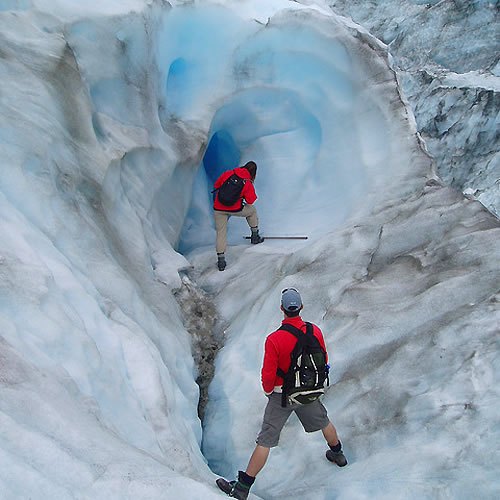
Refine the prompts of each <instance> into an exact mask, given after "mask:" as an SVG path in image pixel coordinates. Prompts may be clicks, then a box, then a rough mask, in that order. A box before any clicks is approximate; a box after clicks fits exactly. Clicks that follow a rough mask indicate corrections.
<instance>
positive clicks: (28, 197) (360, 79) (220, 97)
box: [0, 0, 500, 500]
mask: <svg viewBox="0 0 500 500" xmlns="http://www.w3.org/2000/svg"><path fill="white" fill-rule="evenodd" d="M303 3H304V4H310V5H302V4H301V3H299V2H286V1H284V0H272V1H269V0H267V1H266V0H262V1H260V0H251V1H242V2H224V1H219V2H208V1H203V2H196V3H192V2H177V1H175V2H170V3H167V2H163V1H140V0H128V1H127V2H123V1H107V2H106V3H105V4H103V5H100V4H93V5H90V6H87V5H86V4H83V3H81V2H76V1H71V2H68V1H64V2H63V1H53V0H51V1H49V0H31V1H25V2H22V1H18V2H14V1H9V0H3V1H2V0H0V76H1V78H0V154H1V156H2V158H3V163H2V175H1V176H0V214H1V215H0V231H1V234H2V238H1V239H0V492H1V495H3V496H5V497H6V498H7V499H9V500H10V499H11V498H12V499H14V498H15V499H28V498H30V499H44V500H45V499H47V498H62V499H66V498H67V499H72V498H79V499H89V500H90V499H92V500H94V499H104V498H106V499H109V498H113V499H115V498H116V499H123V498H134V499H148V500H150V499H156V498H158V499H159V498H176V499H177V498H186V499H193V498H203V499H208V498H221V497H222V496H221V494H220V492H219V491H218V490H217V489H216V487H215V485H214V479H215V477H216V476H215V473H219V472H223V473H226V474H228V475H231V476H232V475H233V474H235V472H236V470H237V469H238V468H243V467H245V465H246V461H247V460H248V456H249V454H250V453H251V451H252V449H253V440H254V438H255V435H256V432H257V430H258V427H259V425H260V418H261V413H262V410H263V407H264V404H265V398H264V396H263V395H262V392H261V389H260V386H259V369H260V363H261V359H262V347H263V342H264V338H265V335H266V334H267V333H268V332H270V331H272V330H273V329H274V328H276V327H277V326H278V325H279V321H280V315H279V309H278V301H279V290H280V289H281V288H282V287H283V286H287V285H295V286H298V287H300V289H301V291H302V293H303V296H304V301H305V304H306V309H305V315H304V317H305V318H306V319H310V320H312V321H315V322H317V323H319V324H320V326H321V327H322V328H323V329H324V331H325V336H326V339H327V344H328V347H329V350H330V354H331V356H332V363H333V365H334V377H333V382H335V385H334V386H333V387H332V388H331V389H330V390H329V392H328V394H327V396H326V398H325V404H326V406H327V407H328V409H329V411H330V413H331V416H332V419H333V420H334V422H335V423H336V425H337V426H338V428H339V432H340V434H341V438H342V439H343V441H344V444H345V449H346V453H347V454H348V457H349V460H350V463H351V464H350V466H349V467H348V468H346V469H343V470H340V469H337V468H332V467H331V466H330V464H329V463H328V462H326V461H325V460H324V458H323V453H324V449H325V448H324V444H323V443H322V440H321V437H320V436H318V435H314V436H306V435H305V434H304V433H303V432H302V430H301V429H300V427H299V425H298V423H297V421H296V420H294V419H291V421H290V425H289V426H287V428H286V429H285V431H284V434H283V438H282V441H281V443H280V447H279V448H278V449H276V450H273V453H272V455H271V459H270V462H269V464H268V467H267V468H266V469H265V470H264V471H263V473H262V475H261V476H259V479H258V482H257V484H256V486H255V489H254V490H255V493H256V494H258V495H259V496H260V497H261V498H264V499H271V498H275V499H284V498H290V497H292V496H293V497H295V496H297V495H300V496H301V497H302V498H311V499H312V498H314V499H316V498H328V499H329V498H349V499H351V498H387V496H391V497H394V498H414V497H415V498H417V497H418V498H450V497H451V498H470V497H471V496H472V494H474V495H475V496H480V497H482V498H495V497H497V496H498V493H499V482H498V479H497V477H496V474H495V472H496V470H498V469H499V466H500V464H499V462H498V457H497V456H496V454H495V450H496V449H497V448H498V446H497V445H498V443H499V442H500V436H499V430H498V428H497V427H495V425H494V424H492V422H494V421H495V418H496V408H497V406H498V400H499V397H498V396H499V395H498V390H497V387H498V385H499V384H498V382H499V361H498V351H499V350H498V333H499V331H498V324H499V322H500V317H499V316H500V314H499V307H498V303H499V296H498V290H499V289H498V283H499V282H500V275H499V269H500V265H499V256H498V238H499V232H500V230H499V223H498V220H497V219H496V218H494V217H493V216H491V215H490V214H489V213H487V212H486V211H485V210H484V209H483V208H482V206H481V205H480V204H479V203H477V202H474V201H470V200H467V199H465V198H463V197H462V196H461V195H459V194H457V193H456V192H454V191H452V190H451V189H450V188H446V187H444V186H443V185H442V184H441V182H440V181H439V179H437V178H436V177H435V175H434V173H433V166H432V162H431V159H430V158H429V156H428V155H427V154H426V153H425V150H424V145H423V144H422V143H421V141H420V138H419V136H418V134H417V127H416V124H415V121H414V118H413V115H412V112H411V110H410V109H409V107H408V106H407V104H406V103H405V101H404V98H403V96H402V94H401V92H400V89H399V88H398V86H397V81H396V77H395V74H394V72H393V71H392V70H391V61H390V58H389V57H388V55H387V49H386V47H385V45H384V44H383V43H381V42H379V41H378V40H376V39H375V38H374V37H372V36H371V35H369V34H368V33H367V32H366V31H365V30H364V29H363V28H361V27H359V26H357V25H355V24H353V23H352V22H350V21H347V20H345V19H340V18H337V17H336V16H335V15H333V14H332V13H331V11H329V10H328V8H327V6H326V3H324V2H303ZM214 138H215V139H214ZM207 150H208V152H209V153H208V154H207ZM248 159H256V161H257V162H258V164H259V172H258V177H257V182H256V187H257V191H258V194H259V200H258V202H257V208H258V210H259V213H260V215H261V227H262V229H263V231H265V232H270V231H280V232H281V231H290V232H292V231H293V232H307V233H308V234H310V235H311V238H310V240H308V241H307V242H305V243H304V242H302V243H299V244H289V245H282V244H278V243H271V242H266V243H265V244H264V245H259V246H257V247H251V246H250V245H248V244H246V245H245V243H244V242H243V240H242V238H241V236H242V235H243V234H246V232H247V231H248V229H247V228H246V226H245V222H244V221H233V220H232V221H231V234H230V243H231V245H230V247H229V249H228V262H229V267H228V268H227V270H226V271H225V272H224V273H219V272H218V271H216V269H215V268H214V253H215V252H214V248H213V238H214V230H213V220H212V215H211V213H210V193H209V191H210V184H211V182H212V181H213V179H214V178H215V177H216V176H217V175H218V173H219V171H220V170H219V169H220V168H221V167H220V164H230V163H232V162H234V161H238V162H243V161H246V160H248ZM238 222H239V223H240V224H238ZM175 249H182V251H183V252H184V255H182V254H180V253H177V252H176V251H175ZM179 272H180V274H179ZM196 286H198V287H201V288H202V289H203V290H204V293H203V294H202V293H194V292H193V299H192V300H193V304H195V305H196V302H195V298H196V300H200V299H199V297H205V299H202V300H207V301H209V300H210V301H213V304H214V305H215V307H216V308H217V317H218V322H217V325H216V328H215V334H218V336H219V341H223V342H224V343H225V345H224V348H223V349H222V350H221V351H220V353H219V355H218V357H217V360H216V366H215V370H216V371H215V377H214V381H213V383H212V385H211V388H210V395H211V401H210V404H209V406H208V407H207V409H206V420H205V426H204V429H203V433H202V429H201V424H200V421H199V420H198V418H197V413H196V407H197V403H198V387H197V385H196V383H195V379H196V377H197V375H198V372H197V367H196V366H195V363H194V361H193V353H199V352H200V345H193V342H194V340H193V339H192V338H191V337H190V335H189V334H188V332H187V328H192V325H193V324H196V321H198V319H199V317H201V319H203V316H204V314H205V311H212V309H211V307H212V306H213V305H212V304H207V305H206V308H204V307H203V306H202V305H200V306H199V307H198V306H196V307H194V308H193V310H194V312H193V313H190V314H192V315H193V316H195V317H194V318H192V317H187V318H183V313H182V311H181V306H180V305H179V304H178V302H177V301H176V300H175V299H174V292H177V291H178V290H180V289H181V288H182V290H183V295H182V300H179V302H180V303H182V307H183V310H184V311H188V310H189V307H187V306H186V301H189V296H190V293H192V292H190V287H196ZM186 297H187V298H186ZM207 297H209V298H207ZM207 315H208V313H207ZM209 315H210V316H212V315H213V313H212V312H210V314H209ZM209 320H210V321H211V320H212V317H210V318H207V322H208V321H209ZM184 325H186V326H184ZM195 333H196V332H195ZM194 338H195V339H196V338H197V337H196V335H195V337H194ZM203 342H204V339H201V346H203ZM200 447H201V448H202V450H203V452H204V454H205V456H203V455H202V452H201V451H202V450H201V449H200ZM467 458H470V460H468V459H467ZM207 460H208V462H209V465H210V466H211V467H212V468H213V471H211V470H210V468H209V467H208V465H207ZM285 462H286V467H284V466H283V464H284V463H285ZM472 488H473V491H472Z"/></svg>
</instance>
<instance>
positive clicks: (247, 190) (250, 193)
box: [214, 167, 257, 212]
mask: <svg viewBox="0 0 500 500" xmlns="http://www.w3.org/2000/svg"><path fill="white" fill-rule="evenodd" d="M233 174H236V175H237V176H238V177H241V178H242V179H248V180H247V182H245V185H244V186H243V190H242V191H241V196H240V199H239V200H238V201H237V202H236V203H235V204H234V205H231V206H230V207H228V206H226V205H223V204H222V203H221V202H220V201H219V192H218V191H217V196H216V197H215V201H214V210H224V211H226V212H239V211H240V210H241V209H242V208H243V206H242V204H241V200H242V198H244V199H245V201H246V202H247V203H248V204H249V205H251V204H252V203H253V202H254V201H255V200H256V199H257V195H256V194H255V189H254V187H253V182H252V181H251V179H252V176H251V175H250V172H249V171H248V170H247V169H246V168H243V167H236V168H235V169H234V170H228V171H227V172H224V173H223V174H222V175H221V176H220V177H219V178H218V179H217V180H216V181H215V184H214V189H217V188H219V187H221V186H222V184H223V183H224V181H226V180H227V179H229V177H231V176H232V175H233Z"/></svg>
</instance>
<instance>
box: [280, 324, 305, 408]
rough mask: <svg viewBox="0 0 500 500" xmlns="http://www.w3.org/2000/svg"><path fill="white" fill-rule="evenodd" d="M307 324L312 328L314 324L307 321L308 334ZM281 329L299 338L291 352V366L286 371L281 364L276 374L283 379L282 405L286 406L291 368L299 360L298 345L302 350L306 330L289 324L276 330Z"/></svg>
mask: <svg viewBox="0 0 500 500" xmlns="http://www.w3.org/2000/svg"><path fill="white" fill-rule="evenodd" d="M307 325H310V326H311V330H312V325H311V324H310V323H306V334H307V332H308V326H307ZM279 330H284V331H285V332H288V333H291V334H292V335H293V336H294V337H295V338H296V339H297V342H296V343H295V346H294V348H293V350H292V353H291V360H290V367H289V368H288V371H287V372H286V373H285V372H284V371H283V370H282V369H281V368H280V367H279V366H278V369H277V370H276V374H277V375H278V376H279V377H281V378H282V379H283V387H282V391H281V406H282V407H283V408H286V393H287V390H288V388H289V385H290V382H291V380H290V376H289V375H290V373H291V370H292V369H293V365H294V364H295V362H296V361H297V355H296V352H297V350H298V349H297V346H298V347H299V349H300V350H302V345H303V344H304V342H305V337H306V334H304V332H303V331H302V330H301V329H300V328H297V327H296V326H293V325H288V324H285V325H281V327H280V328H278V330H276V331H279Z"/></svg>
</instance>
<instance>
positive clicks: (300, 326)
mask: <svg viewBox="0 0 500 500" xmlns="http://www.w3.org/2000/svg"><path fill="white" fill-rule="evenodd" d="M302 308H303V305H302V298H301V296H300V294H299V292H298V291H297V289H295V288H285V289H284V290H283V291H282V292H281V310H282V311H283V314H284V319H283V322H282V324H281V327H280V328H279V329H278V330H276V331H275V332H273V333H271V334H270V335H269V336H268V337H267V339H266V343H265V352H264V363H263V366H262V388H263V389H264V392H265V394H266V396H267V397H268V398H269V401H268V403H267V406H266V410H265V412H264V419H263V422H262V428H261V430H260V433H259V435H258V437H257V440H256V442H257V446H256V447H255V450H254V452H253V454H252V456H251V457H250V461H249V462H248V466H247V468H246V471H245V472H243V471H239V472H238V479H237V480H235V481H226V480H225V479H223V478H219V479H217V481H216V483H217V486H218V487H219V488H220V489H221V490H222V491H224V492H225V493H227V494H228V495H229V496H230V497H233V498H238V499H240V500H245V499H246V498H247V497H248V494H249V491H250V488H251V487H252V485H253V483H254V481H255V477H256V476H257V474H258V473H259V472H260V471H261V470H262V468H263V467H264V465H265V464H266V461H267V458H268V456H269V452H270V450H271V448H273V447H274V446H277V445H278V441H279V437H280V434H281V430H282V429H283V426H284V425H285V423H286V421H287V420H288V417H289V416H290V414H291V413H292V412H293V411H294V412H295V413H296V414H297V417H298V418H299V420H300V422H301V424H302V426H303V427H304V430H305V431H306V432H315V431H319V430H321V432H322V433H323V436H324V438H325V439H326V442H327V444H328V446H329V449H328V450H327V452H326V458H327V459H328V460H329V461H330V462H333V463H335V464H337V465H338V466H339V467H344V466H345V465H347V459H346V458H345V456H344V454H343V452H342V444H341V442H340V440H339V438H338V436H337V430H336V429H335V427H334V426H333V424H332V423H331V422H330V420H329V418H328V413H327V411H326V408H325V407H324V406H323V404H322V403H321V402H320V400H319V399H314V401H312V402H309V403H307V404H298V403H292V404H290V403H288V404H286V403H285V405H284V404H283V403H284V402H285V400H286V398H287V394H289V392H288V391H287V390H286V389H285V390H284V389H283V386H284V379H286V380H289V378H288V377H287V372H288V371H289V369H290V365H291V360H292V353H293V351H294V348H295V346H296V344H297V343H298V342H299V341H300V339H301V335H303V336H304V338H305V336H306V335H314V337H316V339H317V341H319V346H321V350H322V351H323V352H324V355H325V358H326V359H325V362H326V363H327V362H328V357H327V356H328V355H327V354H326V347H325V341H324V339H323V334H322V332H321V330H320V329H319V328H318V327H317V326H316V325H313V324H312V323H304V321H303V320H302V319H301V317H300V311H301V310H302ZM292 332H295V333H292ZM304 338H302V340H304ZM314 342H315V343H316V344H318V342H316V341H315V340H314ZM302 352H304V351H302ZM294 359H295V358H294ZM327 370H328V369H327ZM280 373H281V375H282V376H283V377H281V376H280V375H279V374H280ZM321 385H322V384H321ZM283 392H284V393H285V394H284V396H285V397H283ZM288 399H290V398H289V397H288Z"/></svg>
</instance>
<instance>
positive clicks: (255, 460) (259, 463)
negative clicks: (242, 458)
mask: <svg viewBox="0 0 500 500" xmlns="http://www.w3.org/2000/svg"><path fill="white" fill-rule="evenodd" d="M270 450H271V449H270V448H266V447H265V446H261V445H260V444H258V445H257V446H256V447H255V450H253V453H252V456H251V457H250V461H249V462H248V467H247V470H246V471H245V472H246V474H248V475H249V476H252V477H255V476H256V475H257V474H258V473H259V472H260V471H261V470H262V468H263V467H264V465H266V462H267V457H268V456H269V451H270Z"/></svg>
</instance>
